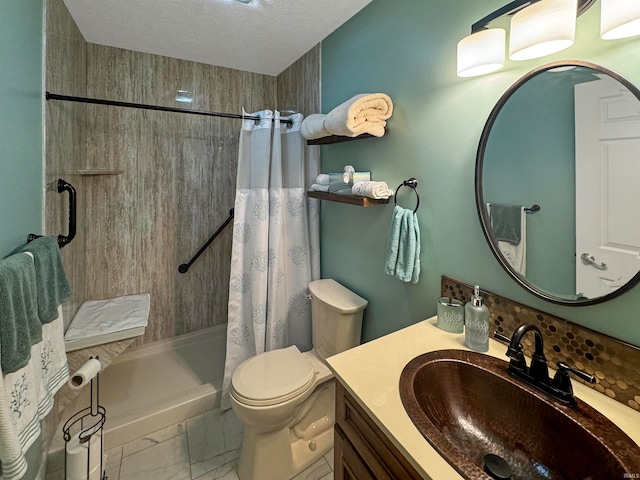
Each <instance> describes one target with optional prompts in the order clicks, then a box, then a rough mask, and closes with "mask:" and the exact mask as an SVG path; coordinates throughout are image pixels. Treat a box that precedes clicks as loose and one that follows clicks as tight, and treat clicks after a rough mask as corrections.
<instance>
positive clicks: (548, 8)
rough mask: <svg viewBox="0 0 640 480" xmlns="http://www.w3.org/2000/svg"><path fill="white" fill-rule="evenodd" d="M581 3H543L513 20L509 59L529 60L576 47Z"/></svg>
mask: <svg viewBox="0 0 640 480" xmlns="http://www.w3.org/2000/svg"><path fill="white" fill-rule="evenodd" d="M577 11H578V0H540V1H538V2H536V3H532V4H531V5H529V6H528V7H526V8H523V9H522V10H520V11H519V12H518V13H516V14H515V15H514V16H513V17H512V18H511V36H510V38H509V59H510V60H530V59H532V58H539V57H544V56H545V55H551V54H552V53H556V52H559V51H561V50H564V49H565V48H569V47H570V46H571V45H573V41H574V39H575V36H576V13H577Z"/></svg>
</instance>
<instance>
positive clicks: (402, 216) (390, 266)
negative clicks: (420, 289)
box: [385, 205, 420, 283]
mask: <svg viewBox="0 0 640 480" xmlns="http://www.w3.org/2000/svg"><path fill="white" fill-rule="evenodd" d="M385 272H386V273H387V274H388V275H393V276H395V277H396V278H398V279H400V280H402V281H403V282H412V283H418V280H419V277H420V226H419V225H418V217H417V216H416V214H415V213H413V210H408V209H406V208H402V207H399V206H397V205H396V206H395V208H394V209H393V219H392V221H391V231H390V233H389V245H388V247H387V258H386V262H385Z"/></svg>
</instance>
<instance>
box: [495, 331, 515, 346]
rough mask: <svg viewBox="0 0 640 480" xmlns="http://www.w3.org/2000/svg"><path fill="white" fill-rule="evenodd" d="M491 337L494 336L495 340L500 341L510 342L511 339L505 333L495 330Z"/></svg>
mask: <svg viewBox="0 0 640 480" xmlns="http://www.w3.org/2000/svg"><path fill="white" fill-rule="evenodd" d="M493 338H495V339H496V340H500V341H501V342H505V343H511V339H510V338H509V337H507V336H506V335H503V334H501V333H500V332H495V333H494V334H493Z"/></svg>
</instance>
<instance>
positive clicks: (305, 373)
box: [231, 346, 316, 406]
mask: <svg viewBox="0 0 640 480" xmlns="http://www.w3.org/2000/svg"><path fill="white" fill-rule="evenodd" d="M315 376H316V375H315V371H314V369H313V366H312V365H311V363H310V362H309V361H308V360H307V359H306V358H305V356H304V355H303V354H302V353H300V350H298V348H297V347H296V346H291V347H288V348H282V349H279V350H273V351H270V352H265V353H262V354H260V355H256V356H255V357H252V358H250V359H248V360H245V361H244V362H243V363H241V364H240V365H239V366H238V368H236V370H235V372H233V375H232V377H231V394H232V395H233V396H234V397H235V398H236V400H238V401H239V402H241V403H244V404H245V405H250V406H269V405H276V404H278V403H282V402H285V401H287V400H291V399H292V398H295V397H297V396H298V395H301V394H302V393H304V392H306V391H307V390H309V389H310V388H311V387H312V386H313V384H314V380H315Z"/></svg>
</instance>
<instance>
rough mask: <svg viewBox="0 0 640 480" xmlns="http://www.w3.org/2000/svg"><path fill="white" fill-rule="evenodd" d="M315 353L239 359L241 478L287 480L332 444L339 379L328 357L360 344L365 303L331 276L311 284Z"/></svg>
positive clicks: (287, 351)
mask: <svg viewBox="0 0 640 480" xmlns="http://www.w3.org/2000/svg"><path fill="white" fill-rule="evenodd" d="M309 291H310V292H311V318H312V337H313V350H311V351H310V352H305V353H301V352H300V351H299V350H298V349H297V347H295V346H292V347H288V348H282V349H279V350H273V351H271V352H265V353H262V354H260V355H257V356H255V357H252V358H250V359H248V360H246V361H245V362H243V363H241V364H240V365H239V366H238V368H237V369H236V371H235V372H234V373H233V376H232V378H231V407H232V408H233V410H234V411H235V413H236V414H237V415H238V417H239V418H240V420H242V422H243V423H244V439H243V442H242V451H241V453H240V460H239V462H238V477H240V480H289V479H291V478H292V477H294V476H295V475H296V474H298V473H300V472H301V471H302V470H304V469H305V468H306V467H308V466H309V465H311V464H312V463H313V462H315V461H316V460H318V459H319V458H320V457H321V456H322V455H324V454H325V453H327V452H328V451H329V450H331V448H332V447H333V424H334V420H335V413H334V408H335V407H334V402H335V380H334V379H333V374H332V373H331V371H330V370H329V368H328V367H327V366H326V365H325V363H324V360H325V359H326V358H328V357H330V356H331V355H335V354H337V353H340V352H343V351H345V350H348V349H349V348H352V347H355V346H356V345H359V344H360V331H361V328H362V312H363V310H364V309H365V307H366V306H367V303H368V302H367V301H366V300H365V299H363V298H361V297H359V296H358V295H356V294H355V293H353V292H352V291H351V290H348V289H347V288H345V287H343V286H342V285H340V284H339V283H337V282H336V281H334V280H331V279H324V280H315V281H313V282H311V283H310V284H309Z"/></svg>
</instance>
